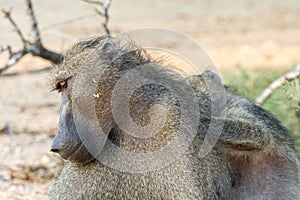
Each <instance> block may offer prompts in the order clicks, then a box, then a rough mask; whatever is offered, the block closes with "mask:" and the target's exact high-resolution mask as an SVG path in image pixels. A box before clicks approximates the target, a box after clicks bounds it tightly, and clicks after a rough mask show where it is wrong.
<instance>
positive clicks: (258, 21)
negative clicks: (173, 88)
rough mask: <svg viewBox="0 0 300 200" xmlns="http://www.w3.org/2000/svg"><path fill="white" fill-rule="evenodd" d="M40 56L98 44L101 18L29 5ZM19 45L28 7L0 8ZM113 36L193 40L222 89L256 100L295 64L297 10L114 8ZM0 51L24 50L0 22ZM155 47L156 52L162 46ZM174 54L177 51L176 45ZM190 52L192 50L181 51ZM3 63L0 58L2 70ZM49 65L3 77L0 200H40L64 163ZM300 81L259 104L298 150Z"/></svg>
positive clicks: (29, 65) (190, 3)
mask: <svg viewBox="0 0 300 200" xmlns="http://www.w3.org/2000/svg"><path fill="white" fill-rule="evenodd" d="M32 3H33V6H34V11H35V15H36V18H37V20H38V23H39V24H38V25H39V29H40V33H41V39H42V42H43V44H44V46H45V47H46V48H48V49H51V50H53V51H55V52H59V53H62V52H64V50H65V49H66V48H67V47H68V46H69V45H70V44H72V43H74V42H76V41H77V40H79V39H82V38H85V37H88V36H92V35H99V34H100V35H103V34H105V31H104V29H103V27H102V22H103V17H101V16H99V15H98V14H97V13H96V12H95V8H98V9H99V8H101V7H99V6H98V5H95V4H89V3H86V2H82V1H79V0H64V1H58V0H52V1H46V0H39V1H37V0H33V1H32ZM0 8H1V9H5V10H9V9H11V8H12V11H11V17H12V18H13V19H14V20H15V21H16V23H18V25H19V26H20V29H21V31H23V33H24V36H25V37H30V35H29V33H30V28H31V27H30V18H29V16H28V12H27V10H26V9H27V8H26V4H25V1H21V0H2V1H1V5H0ZM109 17H110V21H109V23H108V27H109V29H110V31H111V33H112V35H113V34H117V33H120V32H124V31H129V30H132V29H137V28H142V27H161V28H168V29H173V30H176V31H178V32H181V33H183V34H185V35H187V36H189V37H191V38H192V39H194V40H196V41H197V42H198V43H200V44H201V45H202V47H203V48H204V49H206V51H207V53H208V54H209V55H210V56H211V58H212V60H213V61H214V62H215V64H216V66H217V69H218V71H219V72H220V73H221V75H222V78H223V80H224V82H225V83H226V84H228V85H230V86H231V87H232V88H233V89H234V90H235V91H236V92H237V93H239V94H241V95H243V96H246V97H248V98H251V99H256V98H257V97H258V96H259V95H260V94H261V92H262V91H263V90H264V89H265V88H266V87H267V86H268V85H269V84H271V83H272V82H273V81H274V80H276V79H277V78H279V77H280V76H282V75H283V74H284V73H286V72H289V71H291V70H292V69H293V68H295V66H296V65H297V64H298V63H300V22H299V19H300V1H298V0H285V1H282V0H262V1H256V0H240V1H234V0H172V1H171V0H166V1H159V0H151V1H150V0H126V1H125V0H118V1H116V0H115V1H112V4H111V7H110V8H109ZM0 29H1V32H0V45H5V44H8V45H11V47H12V49H13V50H17V49H20V48H22V45H23V44H22V42H21V40H20V38H19V36H18V35H17V34H16V32H15V31H14V28H13V26H12V25H11V23H10V22H9V21H8V20H7V19H6V18H4V16H3V17H2V16H1V17H0ZM153 41H154V42H158V43H159V44H161V45H170V44H164V41H156V40H155V36H153ZM171 45H180V43H179V41H174V44H171ZM186 51H190V52H193V49H186ZM7 61H8V53H7V52H4V53H1V54H0V68H2V67H3V66H4V65H5V64H6V63H7ZM51 65H52V64H51V62H49V61H46V60H43V59H41V58H39V57H34V56H32V55H26V56H24V57H23V58H22V59H21V60H20V61H19V62H18V63H17V64H16V65H14V66H13V67H11V68H10V69H8V70H7V71H5V72H4V73H3V75H2V76H0V149H1V151H0V199H47V193H48V189H49V186H50V185H51V184H52V182H53V180H54V176H55V174H56V173H57V172H58V171H59V169H60V167H61V166H62V160H61V159H60V158H58V157H57V156H56V155H53V154H52V153H49V147H50V144H51V140H52V138H53V136H54V135H55V133H56V130H57V129H56V127H57V122H58V117H59V102H60V95H58V94H57V93H55V92H53V93H50V92H49V91H50V89H51V88H50V87H49V86H48V82H47V76H48V74H49V70H48V69H47V70H45V68H48V67H49V66H51ZM299 88H300V86H299V78H298V79H294V80H293V81H290V82H288V83H287V84H285V85H284V86H282V87H280V88H279V89H278V90H276V91H274V93H273V94H272V96H271V97H270V98H269V99H268V100H267V101H266V102H265V103H264V104H263V107H264V108H266V109H268V110H269V111H270V112H272V113H273V114H274V115H276V116H277V117H278V118H279V119H280V120H281V121H282V122H283V124H284V125H285V126H286V127H287V129H288V130H289V131H290V133H291V134H292V136H293V137H294V138H295V140H296V141H297V144H298V146H299V148H300V109H299V105H300V103H299V102H300V90H299Z"/></svg>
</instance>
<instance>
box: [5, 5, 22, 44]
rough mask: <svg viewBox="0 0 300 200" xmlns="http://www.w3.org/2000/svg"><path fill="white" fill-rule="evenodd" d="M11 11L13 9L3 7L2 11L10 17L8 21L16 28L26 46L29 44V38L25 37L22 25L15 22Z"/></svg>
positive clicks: (6, 16)
mask: <svg viewBox="0 0 300 200" xmlns="http://www.w3.org/2000/svg"><path fill="white" fill-rule="evenodd" d="M11 11H12V10H4V9H2V12H3V14H4V17H5V18H7V19H8V21H9V22H10V23H11V24H12V25H13V27H14V28H15V31H16V32H17V34H18V35H19V37H20V38H21V40H22V43H23V45H24V46H26V44H27V40H26V39H25V37H24V35H23V33H22V31H21V29H20V27H19V26H18V24H17V23H16V22H15V20H13V18H12V17H11Z"/></svg>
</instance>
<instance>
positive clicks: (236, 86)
mask: <svg viewBox="0 0 300 200" xmlns="http://www.w3.org/2000/svg"><path fill="white" fill-rule="evenodd" d="M287 71H288V69H287ZM282 73H283V72H282V70H274V69H273V70H268V69H266V68H262V69H255V70H246V69H244V68H243V67H239V68H238V73H232V72H231V73H230V72H224V73H222V75H223V79H224V82H225V84H227V85H229V86H230V87H231V88H232V89H233V90H235V91H236V92H237V93H238V94H240V95H242V96H245V97H248V98H250V99H253V100H255V99H256V98H257V97H258V96H259V95H260V94H261V92H262V91H263V90H264V89H265V88H266V87H268V86H269V85H270V84H271V83H272V82H273V81H274V80H276V79H277V78H279V77H280V76H281V75H282ZM299 85H300V79H298V80H294V81H292V82H289V83H287V84H286V85H284V86H283V87H281V88H279V89H277V90H276V91H275V92H274V93H273V94H272V95H271V97H270V98H269V99H267V101H266V102H265V103H264V104H263V106H262V107H263V108H265V109H267V110H269V111H270V112H271V113H272V114H274V115H275V116H277V118H278V119H279V120H280V121H281V122H282V124H283V125H284V126H285V127H286V128H287V129H288V130H289V131H290V133H291V135H292V136H293V137H294V138H295V140H296V142H297V145H298V149H299V150H300V117H297V116H296V115H298V116H299V115H300V108H299V106H300V105H299V103H300V91H299V87H300V86H299ZM297 113H298V114H297Z"/></svg>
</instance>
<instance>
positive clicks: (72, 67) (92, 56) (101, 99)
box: [50, 37, 150, 163]
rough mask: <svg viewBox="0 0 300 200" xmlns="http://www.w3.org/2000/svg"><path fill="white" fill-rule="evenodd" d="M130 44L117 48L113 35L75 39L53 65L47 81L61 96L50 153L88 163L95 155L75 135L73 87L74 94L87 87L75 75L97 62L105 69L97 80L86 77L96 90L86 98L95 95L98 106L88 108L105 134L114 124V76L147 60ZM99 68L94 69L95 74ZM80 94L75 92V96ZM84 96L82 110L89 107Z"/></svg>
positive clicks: (115, 77)
mask: <svg viewBox="0 0 300 200" xmlns="http://www.w3.org/2000/svg"><path fill="white" fill-rule="evenodd" d="M130 45H132V44H130ZM130 45H128V44H127V46H126V45H125V46H124V45H123V46H122V47H120V46H121V45H120V44H118V43H117V42H115V41H114V39H112V38H108V37H97V38H92V39H89V40H85V41H81V42H78V43H76V44H75V45H73V46H71V47H70V48H69V49H68V50H67V51H66V53H65V55H64V60H63V61H62V63H61V64H59V65H58V66H56V67H55V69H54V71H53V73H52V75H51V81H50V82H51V85H52V87H53V88H54V89H55V90H57V91H58V92H59V93H61V96H62V103H61V109H60V119H59V124H58V132H57V134H56V136H55V138H54V140H53V143H52V146H51V151H52V152H55V153H58V154H59V155H61V156H62V157H63V158H64V159H67V160H70V161H76V162H82V163H87V162H89V161H91V160H93V159H94V156H93V155H92V154H91V153H90V152H89V151H88V150H87V148H86V147H85V145H84V144H83V142H82V138H81V137H80V134H78V129H81V128H82V127H78V124H76V123H75V121H74V114H76V112H78V111H77V110H74V107H73V106H72V104H73V100H74V88H75V89H76V91H77V93H81V92H82V94H83V93H84V91H86V90H87V88H85V86H84V85H83V84H79V85H78V84H77V85H76V84H75V83H76V81H77V83H78V82H80V81H81V80H80V79H78V77H79V76H80V75H82V73H86V72H85V70H86V69H84V68H85V67H86V66H88V65H89V66H90V65H93V64H95V63H97V65H98V66H97V67H99V65H100V66H101V65H103V69H104V68H105V70H104V71H103V74H102V76H101V78H100V79H99V80H97V82H96V81H95V79H94V78H93V77H88V76H87V77H88V78H90V80H89V81H90V83H92V84H93V82H94V83H96V89H97V91H96V92H94V93H91V94H90V96H89V97H88V98H94V99H95V101H96V102H97V106H94V107H93V108H91V109H95V112H96V115H97V118H98V121H99V123H100V125H101V127H102V130H103V131H104V134H107V135H108V134H109V132H110V131H111V130H112V128H113V127H114V123H113V119H112V116H111V115H112V114H111V109H110V99H111V91H112V89H113V87H114V85H115V83H116V81H117V79H118V78H119V77H120V76H121V74H122V73H123V71H125V70H127V69H128V68H133V67H135V66H137V65H140V64H144V63H147V62H149V59H150V58H149V57H148V56H147V55H146V54H145V52H144V51H143V50H141V49H138V48H134V50H132V49H133V48H132V46H130ZM129 46H130V47H129ZM129 49H131V50H129ZM98 69H99V68H98ZM98 69H97V68H95V73H96V70H98ZM92 70H93V68H92ZM89 72H91V70H90V71H89ZM91 73H93V72H91ZM81 77H82V76H81ZM86 87H88V86H86ZM80 95H81V94H77V99H78V97H80ZM84 98H85V96H84V95H82V102H83V103H81V104H82V109H89V108H88V107H89V106H88V105H85V103H84ZM79 101H80V99H79ZM77 114H78V113H77ZM79 126H80V125H79ZM86 131H87V132H89V131H90V130H88V129H86ZM86 134H89V133H86Z"/></svg>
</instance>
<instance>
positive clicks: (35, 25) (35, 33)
mask: <svg viewBox="0 0 300 200" xmlns="http://www.w3.org/2000/svg"><path fill="white" fill-rule="evenodd" d="M26 5H27V9H28V14H29V16H30V18H31V30H32V31H31V36H32V39H33V40H32V41H33V43H34V44H36V45H38V44H41V43H42V42H41V36H40V31H39V29H38V23H37V20H36V17H35V14H34V11H33V6H32V3H31V0H26Z"/></svg>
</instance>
